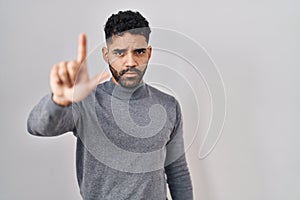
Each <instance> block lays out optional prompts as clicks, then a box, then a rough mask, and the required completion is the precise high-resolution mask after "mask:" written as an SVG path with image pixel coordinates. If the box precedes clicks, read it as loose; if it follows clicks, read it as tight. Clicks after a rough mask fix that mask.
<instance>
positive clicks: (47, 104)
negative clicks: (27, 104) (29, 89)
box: [27, 94, 75, 136]
mask: <svg viewBox="0 0 300 200" xmlns="http://www.w3.org/2000/svg"><path fill="white" fill-rule="evenodd" d="M27 130H28V132H29V133H31V134H32V135H36V136H57V135H61V134H63V133H66V132H69V131H74V130H75V123H74V119H73V114H72V106H71V105H69V106H61V105H58V104H56V103H55V102H54V101H53V100H52V95H51V94H49V95H47V96H45V97H44V98H42V99H41V100H40V102H39V103H38V104H37V105H36V106H35V107H34V108H33V110H32V111H31V113H30V114H29V117H28V119H27Z"/></svg>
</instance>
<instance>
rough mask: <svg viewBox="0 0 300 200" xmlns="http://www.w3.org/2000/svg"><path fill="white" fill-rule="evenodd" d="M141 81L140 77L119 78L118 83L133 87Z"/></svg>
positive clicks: (125, 86)
mask: <svg viewBox="0 0 300 200" xmlns="http://www.w3.org/2000/svg"><path fill="white" fill-rule="evenodd" d="M140 82H141V79H140V78H134V79H133V78H123V77H122V78H121V79H120V80H119V85H120V86H122V87H124V88H134V87H136V86H138V85H139V84H140Z"/></svg>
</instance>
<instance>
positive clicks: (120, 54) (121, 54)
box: [115, 51, 124, 56]
mask: <svg viewBox="0 0 300 200" xmlns="http://www.w3.org/2000/svg"><path fill="white" fill-rule="evenodd" d="M115 54H116V55H117V56H123V55H124V51H115Z"/></svg>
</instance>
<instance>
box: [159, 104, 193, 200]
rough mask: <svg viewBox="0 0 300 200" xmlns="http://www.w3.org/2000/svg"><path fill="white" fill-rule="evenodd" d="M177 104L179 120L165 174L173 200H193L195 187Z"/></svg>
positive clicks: (172, 139) (173, 133)
mask: <svg viewBox="0 0 300 200" xmlns="http://www.w3.org/2000/svg"><path fill="white" fill-rule="evenodd" d="M176 103H177V104H176V118H177V119H176V124H175V127H174V130H173V132H172V134H171V138H170V142H169V143H168V144H167V158H166V167H165V173H166V175H167V183H168V185H169V189H170V193H171V196H172V199H173V200H182V199H184V200H191V199H193V187H192V181H191V177H190V173H189V169H188V166H187V162H186V158H185V152H184V142H183V127H182V116H181V110H180V106H179V104H178V102H176Z"/></svg>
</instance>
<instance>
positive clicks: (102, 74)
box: [89, 70, 110, 89]
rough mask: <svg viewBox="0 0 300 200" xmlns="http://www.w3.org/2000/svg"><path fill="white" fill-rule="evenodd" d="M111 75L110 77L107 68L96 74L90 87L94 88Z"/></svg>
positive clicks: (91, 80)
mask: <svg viewBox="0 0 300 200" xmlns="http://www.w3.org/2000/svg"><path fill="white" fill-rule="evenodd" d="M109 77H110V73H109V72H108V71H107V70H105V71H104V72H100V73H98V74H97V75H95V76H94V77H93V78H91V79H90V81H89V88H91V89H94V88H95V87H96V86H97V85H99V84H100V83H102V82H103V81H105V80H106V79H108V78H109Z"/></svg>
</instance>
